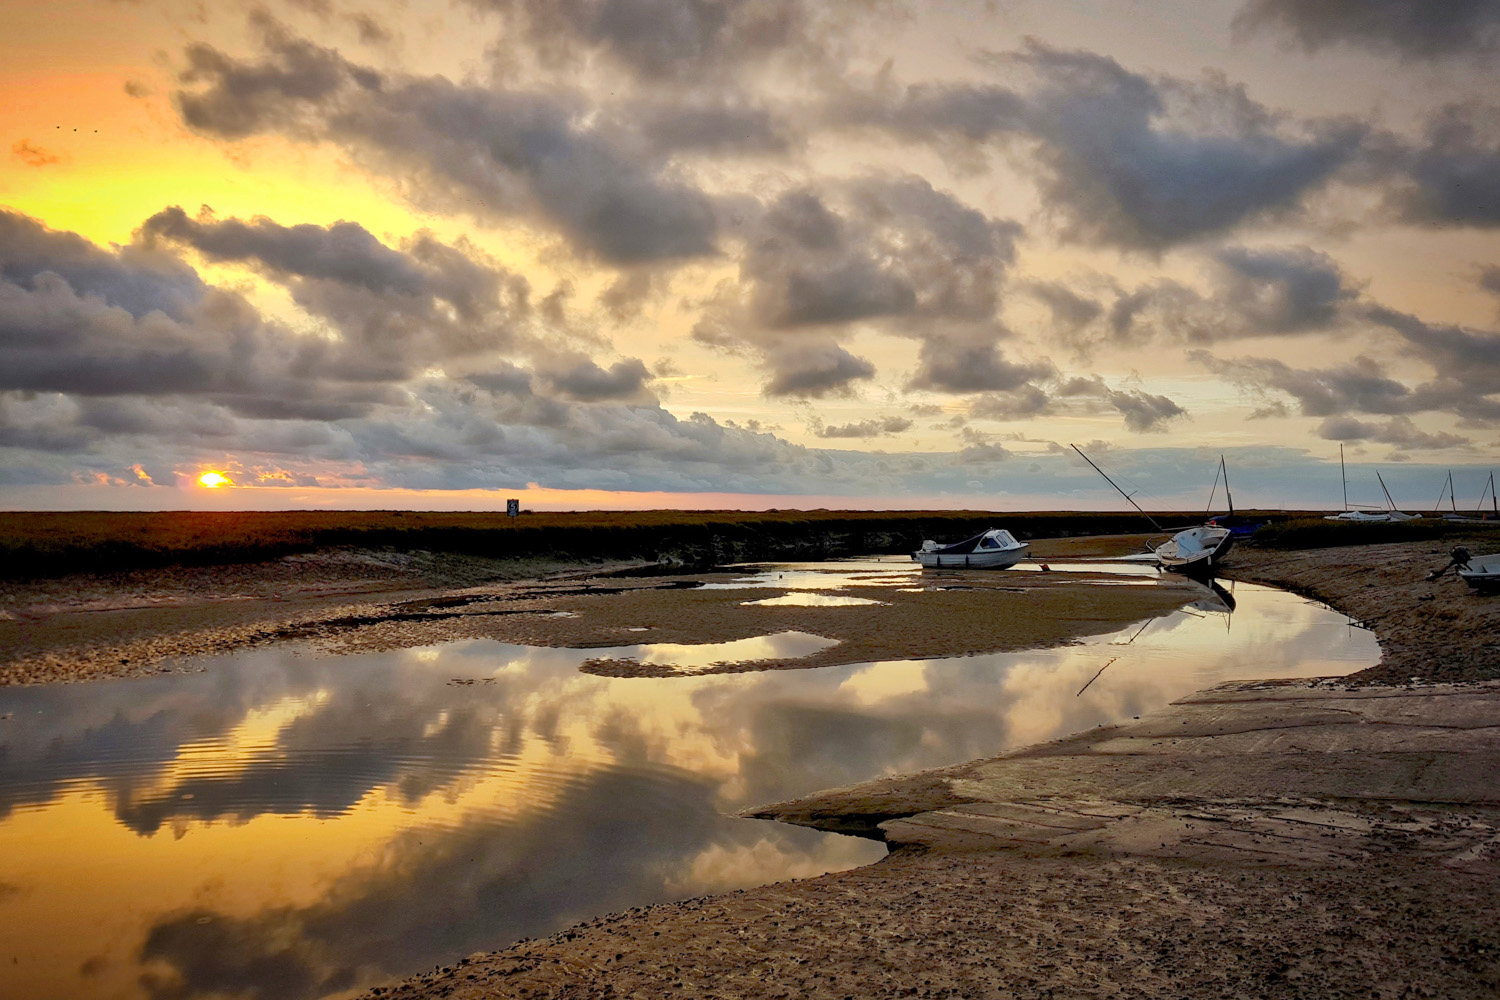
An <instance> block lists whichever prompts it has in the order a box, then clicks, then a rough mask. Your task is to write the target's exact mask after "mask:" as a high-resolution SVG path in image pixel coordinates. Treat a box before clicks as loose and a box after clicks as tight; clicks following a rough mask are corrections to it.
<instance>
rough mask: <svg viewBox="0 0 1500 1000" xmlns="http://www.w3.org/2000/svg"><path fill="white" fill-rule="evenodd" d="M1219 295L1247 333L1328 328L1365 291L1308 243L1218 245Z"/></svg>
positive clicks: (1302, 331)
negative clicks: (1274, 246) (1263, 246)
mask: <svg viewBox="0 0 1500 1000" xmlns="http://www.w3.org/2000/svg"><path fill="white" fill-rule="evenodd" d="M1213 259H1214V260H1215V262H1216V263H1217V264H1218V265H1219V268H1220V270H1219V272H1218V274H1217V276H1216V277H1217V278H1218V288H1217V289H1216V299H1217V301H1218V303H1219V304H1220V305H1221V307H1222V308H1224V309H1225V310H1227V311H1228V312H1229V314H1230V315H1231V316H1233V317H1234V318H1235V319H1236V320H1237V321H1238V323H1239V324H1240V327H1241V331H1242V332H1243V333H1244V334H1247V335H1254V336H1261V335H1265V334H1275V333H1305V332H1308V331H1314V330H1326V329H1328V328H1329V327H1331V326H1334V325H1335V324H1336V323H1338V322H1339V320H1340V310H1341V309H1342V308H1343V307H1344V306H1345V305H1347V304H1348V303H1350V302H1352V301H1354V300H1355V299H1357V298H1358V296H1359V290H1358V289H1357V288H1355V287H1354V286H1353V285H1352V284H1351V283H1350V281H1349V279H1348V278H1347V277H1346V276H1345V275H1344V273H1343V270H1342V269H1341V268H1340V267H1339V265H1338V263H1337V262H1335V261H1334V259H1333V258H1332V257H1330V256H1328V255H1327V254H1325V253H1320V252H1318V251H1316V250H1311V249H1309V248H1307V247H1287V248H1279V249H1254V250H1252V249H1247V248H1245V247H1227V248H1225V249H1222V250H1219V251H1216V252H1215V253H1214V254H1213Z"/></svg>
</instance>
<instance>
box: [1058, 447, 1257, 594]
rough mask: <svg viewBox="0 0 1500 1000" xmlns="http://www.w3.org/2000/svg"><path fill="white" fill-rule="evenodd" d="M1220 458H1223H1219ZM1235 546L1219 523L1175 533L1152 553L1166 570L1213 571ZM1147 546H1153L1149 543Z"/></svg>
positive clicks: (1106, 478) (1132, 502)
mask: <svg viewBox="0 0 1500 1000" xmlns="http://www.w3.org/2000/svg"><path fill="white" fill-rule="evenodd" d="M1068 447H1070V448H1072V449H1073V450H1074V451H1076V452H1078V455H1079V457H1080V458H1082V459H1083V460H1084V461H1085V462H1087V463H1089V465H1091V466H1093V469H1094V471H1095V472H1097V473H1099V475H1101V476H1104V481H1105V482H1107V483H1109V485H1111V486H1113V487H1114V488H1115V491H1116V492H1117V493H1119V494H1120V496H1122V497H1124V498H1125V499H1126V500H1128V501H1130V506H1132V507H1134V508H1135V509H1136V510H1139V511H1140V512H1141V513H1142V514H1146V512H1145V511H1144V510H1141V505H1140V504H1138V503H1136V502H1135V498H1134V497H1132V496H1131V495H1130V494H1129V493H1126V492H1125V491H1124V490H1122V489H1120V486H1119V484H1118V483H1116V482H1115V481H1114V480H1113V479H1111V478H1109V476H1108V475H1106V474H1105V472H1104V470H1103V469H1101V468H1099V466H1097V465H1094V460H1093V459H1091V458H1089V457H1088V456H1087V455H1085V454H1084V453H1083V450H1082V449H1081V448H1079V447H1078V446H1077V445H1076V444H1069V445H1068ZM1220 461H1223V460H1222V459H1220ZM1146 520H1148V521H1150V522H1151V525H1152V527H1154V528H1155V529H1156V530H1157V531H1161V532H1165V531H1166V530H1167V529H1165V528H1163V527H1162V526H1161V525H1159V524H1157V523H1156V518H1154V517H1152V516H1151V515H1150V514H1146ZM1232 545H1234V534H1233V533H1232V532H1231V531H1230V530H1229V529H1228V528H1224V527H1220V526H1219V525H1216V524H1200V525H1197V526H1196V527H1192V528H1185V529H1183V530H1181V531H1178V532H1175V533H1174V534H1173V535H1172V537H1171V538H1168V539H1167V540H1166V541H1164V542H1162V543H1161V544H1160V545H1158V546H1156V547H1155V548H1154V549H1152V550H1151V552H1152V555H1154V556H1156V561H1157V562H1158V563H1160V564H1161V566H1162V568H1163V569H1169V570H1172V571H1174V572H1177V573H1212V572H1213V567H1214V565H1215V564H1216V563H1218V562H1219V561H1220V560H1222V559H1223V558H1224V556H1225V555H1226V554H1227V553H1228V552H1229V549H1230V547H1231V546H1232ZM1147 547H1148V548H1150V545H1149V543H1148V545H1147Z"/></svg>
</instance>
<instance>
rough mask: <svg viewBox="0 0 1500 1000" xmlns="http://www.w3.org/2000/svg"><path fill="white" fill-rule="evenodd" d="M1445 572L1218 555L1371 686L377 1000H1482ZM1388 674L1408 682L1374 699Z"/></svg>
mask: <svg viewBox="0 0 1500 1000" xmlns="http://www.w3.org/2000/svg"><path fill="white" fill-rule="evenodd" d="M1440 556H1441V553H1437V552H1434V551H1433V547H1432V545H1431V543H1402V544H1400V545H1394V546H1385V545H1382V546H1366V547H1361V548H1360V549H1359V550H1357V551H1356V550H1348V549H1344V550H1336V551H1333V552H1329V551H1326V550H1322V551H1318V552H1315V553H1255V552H1253V551H1252V552H1248V553H1237V554H1236V558H1235V560H1234V563H1233V565H1234V566H1235V567H1236V575H1237V576H1239V577H1240V578H1243V579H1252V580H1258V581H1265V582H1273V583H1278V584H1281V585H1283V586H1291V587H1293V588H1295V589H1297V590H1299V591H1301V592H1303V593H1306V594H1310V595H1314V596H1317V597H1318V598H1319V599H1322V600H1326V601H1328V603H1330V604H1332V605H1333V606H1334V607H1337V608H1340V609H1341V610H1344V611H1345V612H1346V613H1350V614H1352V615H1354V616H1356V617H1358V618H1361V619H1362V620H1366V621H1367V624H1369V626H1370V627H1373V628H1374V629H1375V630H1376V633H1377V635H1378V636H1379V637H1380V640H1381V644H1382V648H1383V650H1384V652H1385V657H1386V659H1385V660H1383V661H1382V664H1380V665H1378V666H1377V667H1375V668H1372V669H1371V670H1369V671H1365V672H1363V673H1364V674H1365V675H1369V676H1361V675H1356V676H1355V677H1352V678H1348V679H1327V680H1323V681H1311V682H1309V681H1296V682H1284V683H1264V682H1263V683H1258V684H1243V685H1226V686H1224V687H1222V688H1218V689H1214V690H1211V691H1208V692H1202V693H1200V694H1198V695H1195V696H1193V697H1190V698H1187V699H1184V700H1182V701H1180V702H1178V703H1176V704H1174V705H1173V706H1171V707H1169V708H1167V709H1166V710H1164V711H1162V712H1159V713H1156V714H1154V715H1151V716H1147V717H1145V718H1142V719H1140V720H1138V721H1134V722H1132V723H1130V724H1128V725H1124V726H1116V727H1105V728H1100V729H1095V730H1090V731H1088V732H1086V733H1081V734H1078V735H1076V736H1074V737H1070V738H1068V739H1064V740H1060V741H1057V742H1054V743H1048V744H1042V745H1039V746H1035V747H1029V748H1025V749H1022V750H1018V751H1015V752H1012V753H1008V754H1003V755H1001V756H998V757H995V758H991V759H988V760H982V761H975V762H971V763H967V764H961V765H957V766H954V767H949V768H943V769H939V770H935V771H929V772H924V773H921V774H916V775H908V776H902V777H895V778H887V779H881V780H878V781H873V782H869V783H865V784H861V785H856V786H851V787H848V788H843V789H835V790H832V791H829V792H824V793H820V794H818V795H813V796H808V797H805V798H803V799H799V800H795V801H791V802H784V803H778V804H774V805H768V806H765V807H762V808H760V809H756V810H752V811H751V812H749V813H747V815H749V816H754V817H758V818H762V819H768V820H777V821H781V822H791V823H798V824H803V825H808V826H814V827H817V828H820V829H827V830H838V831H843V832H847V833H854V834H858V835H863V836H870V837H877V838H880V839H883V840H884V841H885V842H886V843H887V844H888V846H889V847H890V850H891V853H890V855H889V856H888V857H887V858H886V859H885V860H884V861H881V862H880V863H878V864H875V865H872V866H869V867H866V868H863V869H858V870H855V871H849V872H841V873H836V874H832V875H826V876H823V877H821V878H816V879H809V880H805V881H798V882H791V883H783V884H779V885H772V886H766V887H763V888H759V889H753V890H747V891H744V892H739V893H735V894H732V895H726V896H720V897H713V898H708V899H697V900H689V901H686V902H682V903H676V904H669V905H664V906H657V907H651V908H648V909H640V910H635V911H631V912H628V913H623V914H613V915H610V916H607V917H603V918H599V919H596V920H591V921H587V922H584V923H582V924H579V925H577V926H575V927H573V928H570V929H569V930H567V931H564V932H561V933H559V934H556V935H553V936H552V937H549V938H546V939H542V940H536V941H527V942H521V943H518V944H516V945H514V946H512V947H510V948H507V949H505V950H503V951H499V952H495V953H492V954H487V955H476V956H470V957H469V958H465V959H462V960H459V962H458V963H457V964H455V965H452V966H448V967H445V968H442V969H437V970H434V971H433V972H432V973H430V974H427V975H425V976H421V977H416V978H413V979H411V980H408V981H406V982H404V983H402V984H400V985H398V986H396V987H393V988H389V989H382V990H381V991H379V992H378V993H375V994H372V995H377V996H380V997H382V998H386V997H398V998H403V1000H406V998H416V997H455V998H477V997H492V996H505V997H607V996H621V997H625V996H640V997H647V996H659V995H667V996H674V995H676V996H694V997H834V998H836V997H908V996H917V997H995V998H1041V997H1057V996H1069V997H1126V996H1130V997H1180V996H1192V997H1216V996H1217V997H1247V996H1248V997H1286V998H1294V997H1295V998H1303V997H1309V996H1318V997H1334V996H1351V997H1354V996H1359V997H1390V998H1397V997H1418V996H1432V997H1475V998H1478V997H1492V996H1495V995H1496V994H1497V992H1500V924H1497V922H1496V920H1495V914H1496V913H1497V912H1500V721H1497V720H1500V683H1495V682H1493V681H1490V682H1487V681H1484V680H1464V681H1460V682H1458V683H1432V682H1431V681H1430V680H1428V679H1426V678H1424V676H1423V674H1424V664H1425V665H1426V670H1425V672H1426V673H1427V674H1429V675H1432V674H1436V675H1438V676H1443V677H1448V676H1452V675H1454V674H1458V675H1459V676H1463V677H1468V678H1483V677H1486V676H1491V677H1492V676H1495V666H1496V661H1495V658H1494V656H1493V655H1492V653H1491V652H1490V650H1491V646H1490V645H1489V644H1491V643H1493V642H1494V641H1495V640H1494V636H1495V635H1496V634H1497V633H1496V630H1495V628H1494V626H1495V624H1496V615H1497V610H1496V604H1497V603H1500V600H1497V599H1495V598H1486V597H1481V596H1477V595H1474V594H1472V593H1470V592H1468V591H1467V590H1466V588H1464V587H1463V586H1462V584H1460V583H1459V582H1458V581H1456V580H1454V579H1452V578H1451V577H1450V578H1445V579H1440V580H1437V581H1427V580H1426V579H1425V577H1426V573H1427V571H1428V570H1430V569H1433V568H1436V565H1441V563H1442V559H1441V558H1440ZM1435 557H1438V558H1437V563H1436V565H1434V558H1435ZM1368 583H1375V584H1376V585H1375V586H1373V587H1372V586H1365V584H1368ZM1424 648H1425V649H1426V650H1427V655H1426V656H1423V655H1422V652H1421V651H1422V650H1423V649H1424ZM1392 672H1395V673H1397V674H1400V675H1401V680H1402V681H1403V682H1404V683H1403V684H1402V685H1401V686H1389V685H1381V684H1379V683H1378V681H1379V680H1380V679H1381V677H1382V676H1389V675H1390V674H1391V673H1392ZM1372 680H1373V681H1376V682H1377V683H1371V681H1372Z"/></svg>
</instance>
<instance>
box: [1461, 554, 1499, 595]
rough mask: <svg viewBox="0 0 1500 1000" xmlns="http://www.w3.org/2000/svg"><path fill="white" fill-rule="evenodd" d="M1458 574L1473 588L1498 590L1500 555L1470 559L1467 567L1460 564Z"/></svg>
mask: <svg viewBox="0 0 1500 1000" xmlns="http://www.w3.org/2000/svg"><path fill="white" fill-rule="evenodd" d="M1458 575H1459V576H1460V577H1462V578H1463V581H1464V583H1467V584H1468V585H1469V586H1471V587H1473V588H1474V589H1475V590H1500V555H1492V556H1478V557H1476V558H1473V559H1470V560H1469V567H1468V569H1465V568H1463V567H1462V566H1460V567H1459V569H1458Z"/></svg>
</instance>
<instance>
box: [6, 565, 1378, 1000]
mask: <svg viewBox="0 0 1500 1000" xmlns="http://www.w3.org/2000/svg"><path fill="white" fill-rule="evenodd" d="M778 572H779V573H781V574H784V575H783V577H782V578H781V579H780V580H777V582H776V583H770V582H769V580H768V579H767V578H769V577H772V576H773V575H774V574H775V573H778ZM829 572H831V573H834V574H835V575H836V574H837V573H849V572H855V573H858V574H871V575H878V576H880V577H881V578H882V583H885V582H889V585H891V586H897V585H908V586H910V585H913V584H918V583H919V581H920V576H919V575H917V576H914V575H912V574H911V573H909V572H907V571H905V570H903V571H902V572H899V573H898V572H895V570H894V569H893V568H890V567H888V566H883V565H877V564H864V565H863V566H860V565H859V564H855V566H854V567H853V568H851V566H850V564H847V563H846V564H841V565H840V566H839V567H836V568H831V569H830V571H829ZM1129 572H1132V573H1134V570H1130V571H1129ZM819 573H820V570H819V568H818V567H817V566H805V565H804V566H797V567H791V568H780V569H778V568H775V567H771V568H767V569H764V570H758V571H755V572H754V573H753V575H752V577H750V578H747V579H748V581H749V584H750V587H751V588H752V589H761V588H763V587H767V586H770V587H776V586H780V587H783V588H785V589H787V590H794V591H816V590H823V591H836V590H837V589H838V586H837V582H838V581H837V580H836V579H829V578H826V577H825V579H824V580H823V585H822V586H821V587H819V586H817V582H816V577H817V576H818V574H819ZM787 577H791V580H792V582H790V583H787V582H783V581H784V580H786V579H787ZM865 579H869V576H865ZM763 581H764V582H763ZM1233 598H1234V600H1233V601H1232V602H1225V601H1224V600H1223V599H1222V597H1221V596H1218V595H1214V594H1211V593H1209V592H1208V591H1207V590H1205V591H1204V594H1203V597H1202V599H1201V600H1198V601H1196V602H1193V603H1192V604H1189V605H1188V606H1185V607H1184V608H1182V609H1180V610H1178V611H1176V612H1173V613H1171V614H1168V615H1164V616H1162V617H1159V618H1155V619H1151V620H1148V621H1145V622H1141V623H1136V624H1134V625H1131V626H1130V627H1129V628H1126V629H1122V630H1120V631H1119V632H1116V633H1113V634H1110V635H1102V636H1096V637H1093V638H1091V639H1088V640H1086V641H1084V642H1082V643H1079V644H1077V645H1072V646H1067V647H1061V648H1055V649H1048V650H1041V651H1032V652H1018V653H999V654H990V655H984V656H971V657H962V658H949V659H933V660H906V661H898V662H884V663H872V664H859V665H852V666H842V667H824V668H819V669H809V670H775V671H766V672H760V673H740V674H717V675H707V676H682V677H665V678H625V679H621V678H610V677H600V676H594V675H590V674H585V673H581V672H580V671H579V669H578V667H579V665H580V664H581V663H582V662H584V661H585V660H587V659H588V658H590V657H594V656H599V655H601V654H604V655H617V656H618V655H635V656H648V657H649V656H651V655H654V653H653V650H652V648H651V647H650V646H649V645H645V646H637V647H620V648H618V649H612V650H600V649H589V650H572V649H545V648H535V647H526V646H516V645H507V644H502V643H498V642H494V641H490V640H472V641H465V642H459V643H451V644H445V645H439V646H430V647H423V648H417V649H407V650H401V651H397V652H388V653H379V654H365V655H356V656H346V657H327V656H312V655H308V654H306V653H305V651H302V650H299V649H297V648H295V647H289V646H287V647H269V648H263V649H257V650H252V651H248V652H245V653H242V654H238V655H235V656H230V657H224V658H220V659H216V660H213V661H210V662H208V663H206V664H205V666H206V669H205V670H204V672H202V673H199V674H190V675H173V676H163V677H161V678H158V679H146V680H133V681H116V682H95V683H89V684H79V685H70V686H59V687H51V688H20V689H10V690H5V691H0V996H3V997H6V998H8V1000H32V998H44V997H45V998H54V997H74V998H105V997H109V998H135V997H150V998H158V997H159V998H166V997H173V998H183V997H209V996H243V997H254V998H266V1000H269V998H302V997H309V998H310V997H327V996H340V995H344V994H346V993H350V992H354V991H357V990H358V989H361V988H365V987H368V986H370V985H375V984H378V983H381V982H384V981H386V980H389V979H391V978H393V977H397V976H404V975H408V974H411V973H413V972H417V971H420V970H422V969H424V968H430V967H431V966H433V965H435V964H448V963H450V962H451V961H453V960H455V959H457V958H458V957H460V956H462V955H465V954H467V953H470V952H473V951H477V950H480V949H490V948H495V947H499V946H502V945H505V944H507V943H509V942H511V941H514V940H516V939H518V938H521V937H531V936H537V935H541V934H547V933H550V932H552V931H554V930H556V929H558V928H560V927H563V926H566V925H567V924H570V923H572V922H575V921H577V920H579V919H582V918H585V917H589V916H593V915H598V914H602V913H606V912H611V911H616V910H621V909H625V908H628V907H631V906H637V905H642V904H646V903H651V902H657V901H662V900H669V899H675V898H682V897H686V896H693V895H700V894H703V893H707V892H715V891H721V890H726V889H731V888H736V887H742V886H748V885H754V884H760V883H764V882H769V881H775V880H779V879H786V878H793V877H800V876H807V875H813V874H818V873H822V872H826V871H833V870H838V869H843V868H848V867H852V866H856V865H861V864H866V863H869V862H871V861H873V860H876V859H877V858H879V857H880V856H882V855H883V853H884V847H883V846H882V845H880V844H877V843H874V842H871V841H866V840H858V839H853V838H848V837H839V836H834V835H829V834H821V833H817V832H814V831H809V830H802V829H798V828H793V827H787V826H782V825H779V824H774V823H766V822H760V821H754V820H742V819H737V818H735V817H734V816H733V813H734V812H735V811H736V810H739V809H741V808H744V807H747V806H751V805H756V804H761V803H766V802H770V801H775V800H778V799H784V798H788V797H791V796H795V795H799V794H803V793H806V792H810V791H814V790H816V789H820V788H828V787H832V786H836V785H841V784H847V783H850V782H854V781H860V780H864V779H868V778H873V777H876V776H879V775H882V774H891V773H900V772H906V771H913V770H918V769H921V768H926V767H933V766H938V765H942V764H950V763H955V762H959V761H964V760H969V759H972V758H976V757H982V756H987V755H991V754H994V753H996V752H998V751H1000V750H1002V749H1004V748H1006V747H1011V746H1017V745H1023V744H1027V743H1033V742H1036V741H1038V740H1045V739H1051V738H1055V737H1058V736H1062V735H1066V734H1068V733H1072V732H1077V731H1079V730H1083V729H1087V728H1089V727H1091V726H1094V725H1098V724H1100V723H1105V722H1110V721H1117V720H1122V719H1129V718H1130V717H1132V716H1135V715H1140V714H1143V713H1145V712H1147V711H1150V710H1152V709H1156V708H1159V707H1161V706H1162V705H1164V704H1166V703H1167V702H1168V701H1170V700H1172V699H1173V698H1176V697H1180V696H1181V695H1184V694H1186V693H1188V692H1191V691H1194V690H1198V689H1201V688H1204V687H1208V686H1210V685H1212V684H1215V683H1218V682H1220V681H1223V680H1229V679H1240V678H1253V677H1294V676H1316V675H1327V674H1343V673H1348V672H1350V671H1352V670H1357V669H1360V668H1362V667H1364V666H1368V665H1370V664H1372V663H1374V662H1375V661H1376V659H1378V650H1377V648H1376V646H1375V642H1374V639H1373V637H1372V636H1371V635H1370V634H1369V633H1368V632H1364V631H1361V630H1358V629H1356V628H1353V627H1351V626H1350V625H1349V624H1348V621H1347V619H1346V618H1344V617H1343V616H1341V615H1338V614H1335V613H1334V612H1331V611H1329V610H1327V609H1326V608H1323V607H1320V606H1318V605H1315V604H1311V603H1309V602H1307V601H1304V600H1303V599H1301V598H1298V597H1296V596H1293V595H1291V594H1287V593H1283V592H1280V591H1275V590H1271V589H1267V588H1263V587H1253V586H1246V585H1239V586H1238V587H1236V588H1235V589H1234V593H1233ZM1231 603H1232V604H1233V605H1234V606H1235V610H1234V612H1233V613H1232V614H1230V613H1227V612H1226V610H1225V609H1226V608H1227V607H1229V606H1230V604H1231ZM816 638H817V637H812V638H804V637H802V636H801V635H799V634H797V633H785V634H783V635H782V636H779V637H778V636H767V637H765V639H763V640H743V641H744V642H748V643H751V646H747V647H746V648H744V649H739V648H736V649H734V650H723V649H720V650H718V651H717V652H716V653H704V655H717V656H720V657H722V656H725V655H732V656H734V657H740V656H744V657H747V658H751V659H754V658H756V657H757V656H759V655H760V653H761V652H762V647H763V646H769V647H771V648H777V649H779V650H780V655H788V654H789V653H790V652H791V651H792V650H791V648H790V647H792V646H795V647H796V648H799V649H800V648H802V647H803V646H807V647H808V648H812V647H813V646H815V645H816V642H815V641H814V640H815V639H816ZM757 642H759V643H761V644H762V645H759V646H757V645H754V644H755V643H757ZM777 644H781V645H780V646H778V645H777ZM720 645H721V646H724V645H733V644H720ZM783 646H784V647H787V648H785V649H783V648H781V647H783ZM631 650H633V651H634V652H633V653H632V652H624V651H631ZM667 652H670V654H671V657H672V658H673V659H674V660H677V659H681V656H682V651H680V650H675V649H674V650H672V651H667ZM655 653H661V654H662V655H666V653H665V652H663V651H659V650H658V651H655ZM1101 668H1102V672H1101ZM1091 678H1093V680H1092V681H1091V680H1090V679H1091ZM1085 686H1086V689H1085ZM1081 689H1083V690H1082V694H1081V695H1080V694H1079V693H1078V692H1079V691H1080V690H1081Z"/></svg>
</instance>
